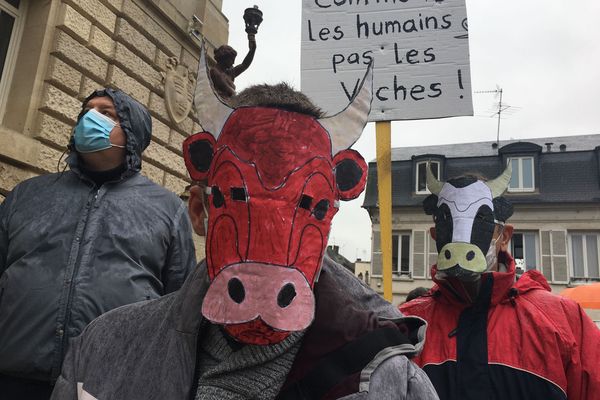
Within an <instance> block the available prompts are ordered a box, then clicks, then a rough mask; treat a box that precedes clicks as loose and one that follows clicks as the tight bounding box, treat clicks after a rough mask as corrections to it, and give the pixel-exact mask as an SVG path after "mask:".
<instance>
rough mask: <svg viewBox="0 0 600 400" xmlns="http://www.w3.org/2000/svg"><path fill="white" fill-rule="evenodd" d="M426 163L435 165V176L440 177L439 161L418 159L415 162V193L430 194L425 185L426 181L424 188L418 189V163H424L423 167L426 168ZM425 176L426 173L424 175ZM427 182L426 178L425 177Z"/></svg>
mask: <svg viewBox="0 0 600 400" xmlns="http://www.w3.org/2000/svg"><path fill="white" fill-rule="evenodd" d="M427 163H430V164H435V165H437V176H438V179H439V177H440V172H441V163H440V162H439V161H419V162H417V163H416V164H415V193H416V194H431V192H430V191H429V188H428V187H427V183H425V190H419V165H421V164H425V168H427ZM425 174H427V169H426V170H425ZM425 176H426V177H427V175H425ZM425 182H427V179H425Z"/></svg>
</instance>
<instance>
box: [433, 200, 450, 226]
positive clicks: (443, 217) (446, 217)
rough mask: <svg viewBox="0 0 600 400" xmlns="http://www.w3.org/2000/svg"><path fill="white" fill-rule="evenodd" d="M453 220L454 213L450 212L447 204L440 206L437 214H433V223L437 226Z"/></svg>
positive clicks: (436, 211)
mask: <svg viewBox="0 0 600 400" xmlns="http://www.w3.org/2000/svg"><path fill="white" fill-rule="evenodd" d="M451 220H452V212H451V211H450V208H449V207H448V205H446V204H442V205H440V206H439V207H438V209H437V210H435V213H434V214H433V222H434V223H435V224H441V223H444V222H448V221H451Z"/></svg>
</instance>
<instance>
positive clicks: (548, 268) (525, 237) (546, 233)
mask: <svg viewBox="0 0 600 400" xmlns="http://www.w3.org/2000/svg"><path fill="white" fill-rule="evenodd" d="M427 162H430V163H431V165H432V171H433V172H434V175H436V176H437V177H438V178H440V179H442V180H447V179H450V178H452V177H456V176H460V175H462V174H465V173H478V174H481V175H483V176H485V177H487V178H495V177H496V176H498V175H500V174H501V173H502V171H503V170H504V168H505V166H506V165H507V163H511V165H512V177H511V181H510V184H509V188H508V191H507V193H506V194H505V197H506V198H507V199H509V200H510V201H511V202H512V203H513V205H514V214H513V216H512V217H511V218H510V220H509V223H510V224H512V225H513V226H514V234H513V238H512V240H511V243H510V250H511V253H512V254H513V255H514V257H515V259H516V262H517V268H518V269H519V270H520V271H521V272H522V271H525V270H529V269H537V270H539V271H540V272H542V273H543V274H544V276H545V277H546V279H547V280H548V282H549V283H550V285H551V287H552V291H553V292H555V293H558V292H560V291H561V290H562V289H564V288H566V287H568V286H574V285H579V284H586V283H589V282H594V281H600V265H599V260H600V135H581V136H567V137H554V138H536V139H522V140H518V141H517V140H508V141H500V142H499V143H496V142H480V143H465V144H453V145H439V146H425V147H408V148H400V149H392V209H393V211H392V230H393V232H392V243H393V252H392V253H393V254H392V259H393V261H392V270H393V284H392V290H393V294H394V300H393V301H394V303H395V304H398V303H400V302H402V301H404V298H405V296H406V294H407V293H408V292H409V291H410V290H411V289H413V288H415V287H418V286H424V287H431V286H432V285H433V282H432V281H431V278H430V266H431V265H432V264H434V263H435V262H436V258H437V251H436V247H435V242H434V241H433V239H432V238H431V236H430V234H429V228H430V227H431V226H432V225H433V222H432V219H431V216H428V215H426V214H425V213H424V211H423V208H422V202H423V200H424V199H425V197H427V196H428V195H429V191H428V190H427V187H426V183H425V181H426V178H425V173H426V169H425V168H426V166H427ZM377 195H378V193H377V166H376V164H375V163H370V164H369V177H368V181H367V191H366V195H365V200H364V204H363V207H364V208H365V209H367V211H368V212H369V215H370V217H371V221H372V224H373V231H372V258H371V260H372V265H371V268H372V271H371V286H372V287H374V288H376V289H378V290H379V291H380V292H381V291H382V277H381V275H382V263H381V246H380V234H379V232H380V225H379V211H378V206H377ZM599 317H600V316H599ZM598 319H600V318H598Z"/></svg>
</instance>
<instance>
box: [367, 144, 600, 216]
mask: <svg viewBox="0 0 600 400" xmlns="http://www.w3.org/2000/svg"><path fill="white" fill-rule="evenodd" d="M549 142H552V143H553V145H552V149H551V151H550V152H548V151H547V148H546V146H545V143H549ZM493 143H494V142H479V143H463V144H450V145H438V146H422V147H406V148H398V149H392V205H393V206H394V207H399V206H421V204H422V202H423V199H424V198H425V197H426V195H423V194H415V192H414V176H413V175H414V174H415V172H414V171H413V160H412V157H413V156H415V157H419V156H422V155H425V154H428V155H430V154H435V155H441V156H444V157H445V161H444V167H443V170H442V179H448V178H449V177H454V176H458V175H461V174H464V173H467V172H479V173H481V174H483V175H484V176H487V177H490V178H495V177H496V176H498V175H499V174H500V173H501V172H502V170H503V167H504V164H503V163H502V157H501V156H500V155H499V154H498V148H493V147H492V144H493ZM515 143H522V144H525V143H534V144H537V145H539V146H541V147H542V150H541V153H539V155H538V164H539V165H538V168H537V170H536V174H535V186H536V191H535V192H533V193H531V192H530V193H512V194H511V193H507V194H506V195H505V196H506V197H507V198H508V199H509V200H511V201H512V202H513V203H514V204H540V203H598V204H600V135H579V136H564V137H552V138H536V139H519V140H505V141H501V142H500V146H499V148H500V149H501V151H502V148H503V147H504V146H506V145H509V144H510V145H511V146H512V145H513V144H515ZM561 144H564V145H566V149H565V151H560V145H561ZM363 207H365V208H373V207H377V165H376V164H375V163H374V162H371V163H369V175H368V178H367V189H366V194H365V200H364V202H363Z"/></svg>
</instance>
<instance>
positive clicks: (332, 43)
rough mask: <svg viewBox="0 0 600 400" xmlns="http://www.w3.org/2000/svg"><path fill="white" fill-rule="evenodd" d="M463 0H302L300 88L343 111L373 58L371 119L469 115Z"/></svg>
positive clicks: (327, 107) (329, 108) (330, 108)
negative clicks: (373, 74)
mask: <svg viewBox="0 0 600 400" xmlns="http://www.w3.org/2000/svg"><path fill="white" fill-rule="evenodd" d="M467 27H468V25H467V13H466V5H465V0H303V7H302V66H301V69H302V71H301V72H302V73H301V85H302V92H304V93H306V94H307V95H309V96H310V97H311V99H312V100H313V101H314V102H315V103H316V104H317V105H319V106H320V107H321V108H323V110H325V111H326V112H327V113H328V114H332V113H335V112H338V111H339V110H341V109H342V108H343V107H344V106H345V105H346V104H347V103H348V100H349V99H350V98H352V96H353V94H354V93H355V92H356V90H357V88H358V86H359V84H360V81H361V79H362V77H363V75H364V72H365V70H366V68H367V65H368V64H369V62H370V61H371V60H373V61H374V67H375V76H374V87H373V88H374V92H373V94H374V97H373V108H372V110H371V114H370V116H369V120H370V121H392V120H406V119H424V118H442V117H452V116H459V115H473V103H472V97H471V78H470V69H469V41H468V29H467Z"/></svg>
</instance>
